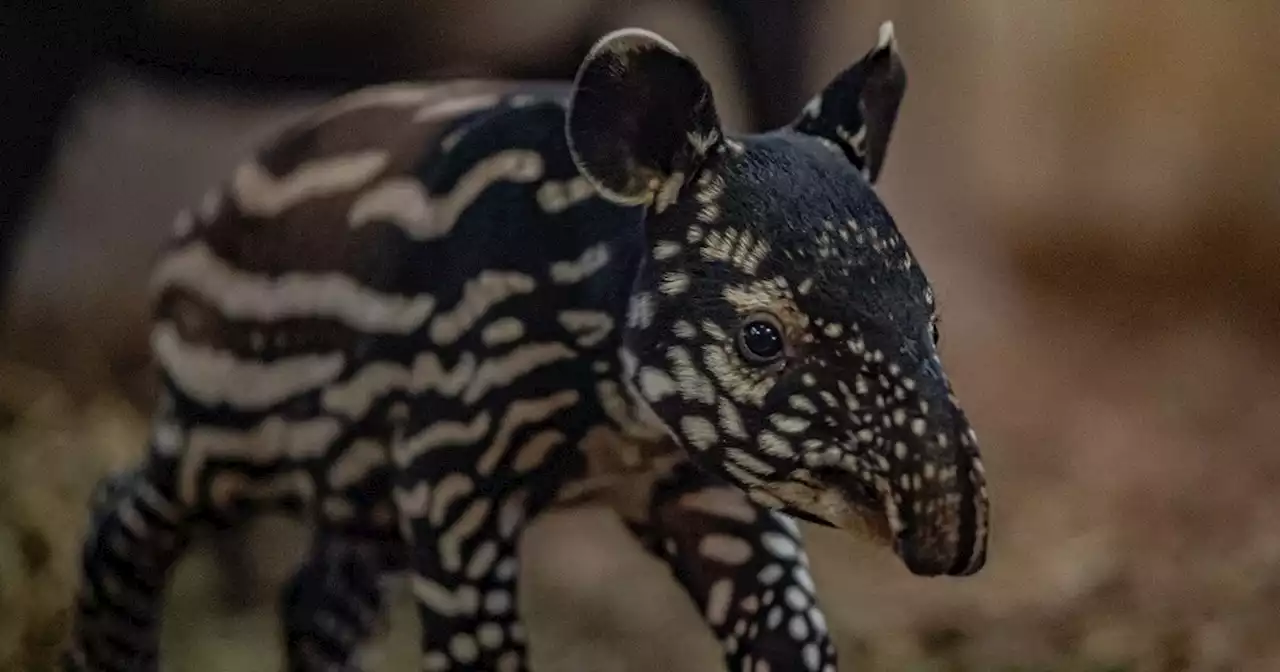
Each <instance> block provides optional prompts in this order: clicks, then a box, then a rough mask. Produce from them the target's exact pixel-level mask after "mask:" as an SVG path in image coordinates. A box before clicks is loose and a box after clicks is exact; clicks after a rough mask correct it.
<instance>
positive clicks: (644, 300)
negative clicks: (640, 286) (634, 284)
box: [627, 293, 654, 329]
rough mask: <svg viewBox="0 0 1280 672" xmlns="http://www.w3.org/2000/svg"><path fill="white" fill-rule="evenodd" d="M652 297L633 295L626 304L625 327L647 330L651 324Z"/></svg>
mask: <svg viewBox="0 0 1280 672" xmlns="http://www.w3.org/2000/svg"><path fill="white" fill-rule="evenodd" d="M653 313H654V307H653V297H652V296H651V295H649V294H647V293H640V294H635V295H633V296H632V297H631V299H630V300H629V301H628V302H627V326H628V327H632V328H638V329H648V328H649V326H650V325H652V324H653Z"/></svg>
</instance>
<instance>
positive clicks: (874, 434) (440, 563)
mask: <svg viewBox="0 0 1280 672" xmlns="http://www.w3.org/2000/svg"><path fill="white" fill-rule="evenodd" d="M886 31H887V32H882V36H881V37H882V39H881V42H880V44H878V45H877V47H876V48H875V49H874V50H872V51H871V52H870V53H869V54H868V55H867V56H866V57H865V58H864V59H863V60H862V61H859V62H858V63H857V64H855V65H854V66H853V67H852V68H851V69H850V71H849V72H848V73H845V74H844V75H842V76H841V77H840V78H837V80H835V82H834V83H833V85H832V87H831V88H829V89H828V90H827V91H825V92H824V93H823V95H822V96H820V97H819V98H817V99H815V102H814V103H811V104H810V105H809V106H808V107H806V109H805V111H804V113H803V114H802V115H801V117H800V118H799V120H798V121H797V123H796V124H794V125H793V126H792V127H790V128H788V129H782V130H780V131H778V132H775V133H771V134H766V135H764V136H749V137H732V136H728V135H726V134H725V133H724V132H723V131H722V130H721V129H720V128H719V125H718V121H717V120H716V117H715V113H714V105H713V103H712V102H711V97H710V92H709V88H706V85H705V82H704V81H703V80H702V79H701V77H700V75H698V74H697V69H696V66H694V65H693V64H692V63H691V62H690V61H688V60H687V59H685V58H684V57H683V56H681V55H680V54H679V53H678V51H676V50H675V48H674V47H673V46H671V45H670V44H668V43H666V42H665V41H663V40H661V38H658V37H657V36H654V35H652V34H650V33H645V32H643V31H636V30H630V31H620V32H618V33H614V34H611V35H610V36H608V37H606V38H605V39H603V40H602V41H601V42H600V43H599V44H598V45H597V47H596V48H595V49H594V50H593V51H592V52H591V54H589V55H588V57H587V59H586V60H585V61H584V64H583V67H582V70H581V71H580V72H579V75H578V79H577V81H576V82H575V83H574V84H573V85H572V86H571V85H568V84H557V83H514V82H483V81H460V82H453V83H448V84H438V85H414V84H394V85H386V86H381V87H373V88H369V89H365V90H362V91H358V92H355V93H353V94H350V95H348V96H346V97H343V98H341V99H338V100H336V101H334V102H332V103H330V104H329V105H327V106H325V107H323V108H321V109H320V110H318V111H316V112H315V113H314V114H313V115H311V116H310V117H308V118H306V119H303V120H300V121H299V122H297V123H296V124H294V125H292V126H291V127H289V128H288V129H286V130H285V131H284V132H283V133H282V134H281V135H280V136H279V137H278V138H277V139H276V140H275V141H274V142H272V143H271V144H270V145H269V146H267V147H265V148H264V149H263V150H262V151H261V152H260V153H258V154H257V155H256V156H255V157H253V158H251V159H250V160H247V161H246V162H245V163H243V164H242V165H241V166H239V167H238V168H237V169H236V170H234V171H233V173H232V174H231V175H230V176H229V178H228V179H227V180H226V181H225V182H224V183H223V184H221V185H219V186H218V187H216V188H215V189H214V190H212V191H210V193H209V194H208V195H207V196H206V197H205V198H204V199H203V201H202V202H201V203H200V204H199V206H198V207H196V208H193V209H191V210H189V211H186V212H183V213H181V214H180V215H179V216H178V218H177V220H176V222H175V232H174V233H175V237H174V240H173V243H172V245H171V247H170V248H169V249H168V250H167V251H166V254H165V256H164V257H163V259H162V260H161V261H160V263H159V265H158V267H157V269H156V272H155V275H154V281H153V288H152V289H153V292H154V296H155V321H154V326H153V331H152V346H153V350H154V353H155V355H156V359H157V361H158V363H159V365H160V371H161V378H162V382H163V393H162V396H161V399H160V403H159V405H158V408H157V412H156V416H155V420H154V431H153V433H152V439H151V446H150V451H149V455H148V458H147V460H146V461H145V462H144V463H143V464H142V465H140V466H139V467H138V468H137V469H136V470H134V471H132V472H129V473H126V474H121V475H118V476H116V477H113V478H112V479H111V480H110V481H107V482H105V483H104V485H103V487H102V488H101V490H100V494H99V498H98V500H97V503H96V505H95V517H94V521H95V523H94V526H93V529H92V530H91V531H90V534H89V537H88V538H87V540H86V543H85V549H84V552H85V558H84V571H85V573H84V579H85V580H84V585H83V588H82V591H81V595H80V598H79V602H78V616H77V621H76V628H75V632H74V637H73V641H72V646H71V649H70V651H69V652H68V655H67V667H68V669H91V670H153V669H156V666H157V664H158V661H157V652H156V647H155V644H156V633H157V628H158V619H159V614H160V610H161V608H162V602H161V594H162V592H163V586H164V585H165V579H166V576H167V572H168V571H169V569H170V568H171V566H172V564H173V563H174V562H176V560H177V559H178V558H179V557H181V553H182V551H183V549H184V548H185V544H186V542H187V540H188V539H189V538H190V536H191V535H192V534H193V533H194V531H195V530H196V529H197V528H198V527H199V526H200V525H207V524H213V525H233V524H236V523H238V522H240V521H243V520H245V519H246V518H247V517H250V516H253V515H258V514H260V513H262V512H265V511H271V510H284V511H290V512H293V513H295V514H296V515H300V516H304V517H306V518H307V519H309V520H312V521H314V522H315V524H316V526H317V530H318V534H317V537H316V540H315V542H314V548H313V551H312V553H311V554H310V556H309V558H308V560H307V562H306V563H305V564H304V566H303V567H301V568H300V569H299V570H298V572H297V574H296V575H295V576H294V578H293V580H292V581H291V582H290V584H289V587H288V590H287V591H286V593H285V595H284V596H283V601H282V603H281V608H282V617H283V623H284V627H285V629H286V633H287V635H288V642H289V645H288V651H287V666H288V667H289V669H297V670H350V669H355V663H354V659H353V655H354V653H355V651H356V649H357V648H358V646H359V645H360V643H361V642H362V641H364V640H365V639H366V638H367V637H368V636H369V634H370V633H371V632H372V629H373V628H374V627H375V625H376V622H377V620H378V618H379V613H380V610H381V608H382V606H381V605H382V598H381V595H380V594H379V589H378V587H377V586H378V577H379V576H381V575H382V574H384V573H386V572H393V571H408V572H409V573H410V575H411V579H412V580H411V582H410V583H411V586H412V590H413V593H414V596H415V598H416V600H417V602H418V605H419V615H420V620H421V625H422V660H421V667H422V669H423V670H427V671H431V670H463V669H477V670H479V669H484V670H504V671H505V670H522V669H525V668H526V665H527V662H526V659H527V656H526V642H525V638H524V632H523V627H522V625H521V623H520V617H519V608H518V607H519V605H518V604H517V598H516V596H517V589H516V584H517V576H518V573H519V555H518V553H517V547H518V542H519V539H520V536H521V534H522V533H523V531H524V529H525V528H526V527H527V525H528V524H529V522H530V521H531V520H533V519H534V518H536V517H537V516H538V515H539V514H540V513H542V512H544V511H547V510H548V509H550V508H552V507H563V506H573V505H576V504H578V503H581V502H583V501H587V500H592V499H596V500H605V501H610V502H613V503H614V504H615V506H616V507H617V509H618V511H619V514H620V515H622V517H623V518H624V519H625V520H626V521H627V522H628V524H629V525H630V526H631V527H632V529H633V530H634V531H635V533H636V535H637V538H638V539H639V540H640V541H642V542H643V543H644V545H645V546H646V547H647V548H649V549H650V550H651V551H652V552H654V553H655V554H656V555H657V556H658V557H660V558H662V559H663V560H664V561H665V562H667V563H668V565H669V566H670V567H671V570H672V573H673V577H674V578H675V579H676V580H677V581H679V582H680V583H681V585H682V586H684V588H685V589H686V591H687V592H688V593H689V595H690V597H691V598H693V599H694V600H695V602H696V603H697V604H698V605H699V608H700V609H701V610H702V611H703V613H704V615H705V617H706V620H707V623H708V626H709V627H710V628H711V629H712V630H713V631H714V632H715V634H716V636H717V637H718V638H719V639H720V641H721V642H722V644H723V646H724V650H725V656H726V661H727V662H728V664H729V665H730V668H731V669H734V670H737V669H756V670H760V669H774V670H781V669H788V670H790V669H807V670H814V671H819V670H824V671H825V670H832V669H835V650H834V647H833V646H832V645H831V642H830V639H829V635H828V633H827V629H826V625H825V619H824V618H823V616H822V612H821V610H820V609H819V607H818V605H817V598H816V596H815V588H814V585H813V581H812V579H811V577H810V574H809V570H808V568H807V564H808V561H807V559H806V556H805V553H804V551H803V548H802V545H801V541H800V538H799V530H798V528H797V527H796V525H795V523H794V522H792V521H791V519H790V518H789V517H788V516H789V515H793V516H798V517H801V518H805V519H807V520H811V521H813V522H817V523H820V524H825V525H832V526H837V527H842V528H847V529H853V530H857V531H860V532H863V533H866V534H867V535H868V536H869V538H871V539H873V540H877V541H880V542H883V543H887V544H890V545H892V546H893V547H894V548H895V550H897V552H898V553H899V554H900V555H902V557H903V559H904V561H905V562H906V565H907V566H908V567H909V568H910V569H911V570H912V571H914V572H916V573H919V574H942V573H948V574H956V575H963V574H969V573H972V572H975V571H977V570H978V569H979V568H980V567H981V566H982V564H983V562H984V559H985V549H986V536H987V530H986V507H987V502H986V494H985V486H984V484H983V483H984V482H983V477H982V468H981V462H980V461H979V459H978V456H977V452H976V446H975V445H974V439H973V433H972V430H970V429H969V427H968V424H967V421H965V420H964V417H963V414H962V413H961V412H960V411H959V409H958V407H957V406H956V401H955V398H954V396H953V395H952V394H951V392H950V386H949V384H948V383H947V382H946V379H945V376H942V374H941V369H940V362H939V361H938V358H937V355H936V351H935V350H934V343H933V340H932V338H931V337H930V336H929V334H930V333H931V330H933V329H934V326H933V325H934V321H935V317H934V306H933V301H932V293H931V290H930V289H929V286H928V283H927V282H926V281H925V280H924V276H923V274H922V273H921V272H920V270H919V267H918V265H917V264H916V263H915V262H914V260H913V259H912V257H911V255H910V252H909V250H908V248H907V246H906V243H905V241H904V240H903V239H902V237H901V236H900V235H899V234H898V232H897V231H896V229H895V228H894V226H893V224H892V220H891V219H889V218H888V215H887V213H885V212H884V210H883V207H882V206H881V205H880V203H879V201H878V200H877V199H876V197H875V195H874V192H873V191H872V190H871V189H870V186H869V182H868V179H873V178H874V176H875V174H876V172H877V171H878V170H879V166H880V164H881V162H882V161H883V156H882V153H883V151H884V147H885V143H886V142H887V134H888V128H887V127H886V124H887V125H889V126H891V125H892V120H893V116H894V115H895V114H896V105H897V96H900V95H901V86H900V85H898V86H896V88H895V84H900V81H899V79H900V77H901V64H900V62H899V61H898V57H897V52H896V46H895V42H894V40H893V36H892V32H891V30H888V29H886ZM658 82H660V83H662V86H657V85H655V83H658ZM886 92H887V93H886ZM886 96H887V97H886ZM668 121H669V122H670V123H667V122H668ZM659 122H661V123H659ZM851 129H852V132H850V130H851ZM867 138H871V139H872V141H871V142H870V144H868V141H867V140H866V139H867ZM841 143H844V144H841ZM833 149H834V150H836V151H832V150H833ZM762 324H763V325H764V326H763V327H762V326H761V325H762ZM749 327H750V328H749ZM771 328H772V329H776V332H774V333H775V335H777V336H778V337H779V338H781V339H782V341H783V342H782V343H781V345H780V346H779V347H780V348H781V350H780V353H781V354H780V356H781V359H778V360H776V361H770V362H761V361H755V360H753V359H752V355H751V354H750V353H749V352H747V351H746V350H744V349H743V348H744V347H746V348H750V347H752V346H751V343H754V342H755V341H750V340H747V341H744V340H743V339H751V338H760V337H761V335H762V334H763V335H764V337H765V340H764V341H760V342H761V343H766V344H767V343H768V342H769V341H768V334H769V333H770V332H769V331H768V330H769V329H771ZM752 329H755V330H756V331H752ZM760 329H764V331H759V330H760ZM922 335H923V336H922ZM744 343H746V344H747V345H745V346H744Z"/></svg>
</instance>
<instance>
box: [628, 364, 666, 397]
mask: <svg viewBox="0 0 1280 672" xmlns="http://www.w3.org/2000/svg"><path fill="white" fill-rule="evenodd" d="M637 382H638V383H639V385H640V394H642V395H644V398H645V399H646V400H648V401H649V403H656V402H658V401H661V400H663V399H665V398H667V397H669V396H671V395H673V394H675V393H676V381H675V380H673V379H672V378H671V376H669V375H667V373H666V372H665V371H662V370H660V369H655V368H653V367H652V366H646V367H644V368H642V369H640V375H639V380H638V381H637Z"/></svg>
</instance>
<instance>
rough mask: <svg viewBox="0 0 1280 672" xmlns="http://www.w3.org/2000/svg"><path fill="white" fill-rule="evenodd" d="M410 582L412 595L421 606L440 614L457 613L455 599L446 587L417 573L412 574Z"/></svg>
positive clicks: (449, 614) (450, 614)
mask: <svg viewBox="0 0 1280 672" xmlns="http://www.w3.org/2000/svg"><path fill="white" fill-rule="evenodd" d="M412 584H413V596H414V597H415V598H417V600H418V601H419V602H421V603H422V605H423V606H425V607H427V608H428V609H430V610H432V611H434V612H436V613H437V614H439V615H441V616H453V615H454V614H455V613H457V608H458V606H457V601H456V600H455V599H454V596H453V593H452V592H451V591H450V590H449V589H448V588H445V587H444V586H442V585H440V584H438V583H436V582H435V581H432V580H431V579H428V578H426V577H424V576H422V575H419V574H415V575H414V576H413V579H412Z"/></svg>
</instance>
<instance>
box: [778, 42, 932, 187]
mask: <svg viewBox="0 0 1280 672" xmlns="http://www.w3.org/2000/svg"><path fill="white" fill-rule="evenodd" d="M906 88H907V71H906V68H905V67H904V66H903V64H902V57H901V56H900V55H899V53H898V41H897V38H896V36H895V35H894V33H893V23H891V22H889V21H886V22H884V23H882V24H880V39H879V40H878V41H877V43H876V46H875V48H873V49H872V50H871V51H868V52H867V53H866V54H865V55H864V56H863V57H862V58H861V59H860V60H859V61H858V62H857V63H854V64H853V65H852V66H850V67H849V68H848V69H847V70H845V71H844V72H842V73H840V74H839V75H837V76H836V77H835V79H833V80H831V83H829V84H827V87H826V88H825V89H823V91H822V93H820V94H818V95H817V96H814V98H813V99H812V100H810V101H809V104H807V105H805V107H804V111H803V112H802V113H801V114H800V117H799V118H798V119H796V121H795V122H793V123H792V128H793V129H795V130H797V131H800V132H802V133H808V134H810V135H816V136H820V137H823V138H826V139H828V140H831V141H832V142H835V143H836V144H837V145H839V147H840V148H841V149H842V150H844V153H845V155H847V156H848V157H849V160H850V161H852V162H853V163H854V165H856V166H857V167H858V169H859V170H861V171H862V174H863V175H865V176H866V177H867V179H868V180H870V181H871V182H875V181H876V178H878V177H879V176H880V170H881V169H882V168H883V167H884V158H885V152H886V151H887V149H888V147H889V135H890V133H892V131H893V123H894V121H896V120H897V118H898V105H899V104H900V103H901V102H902V96H903V94H904V93H905V92H906Z"/></svg>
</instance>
